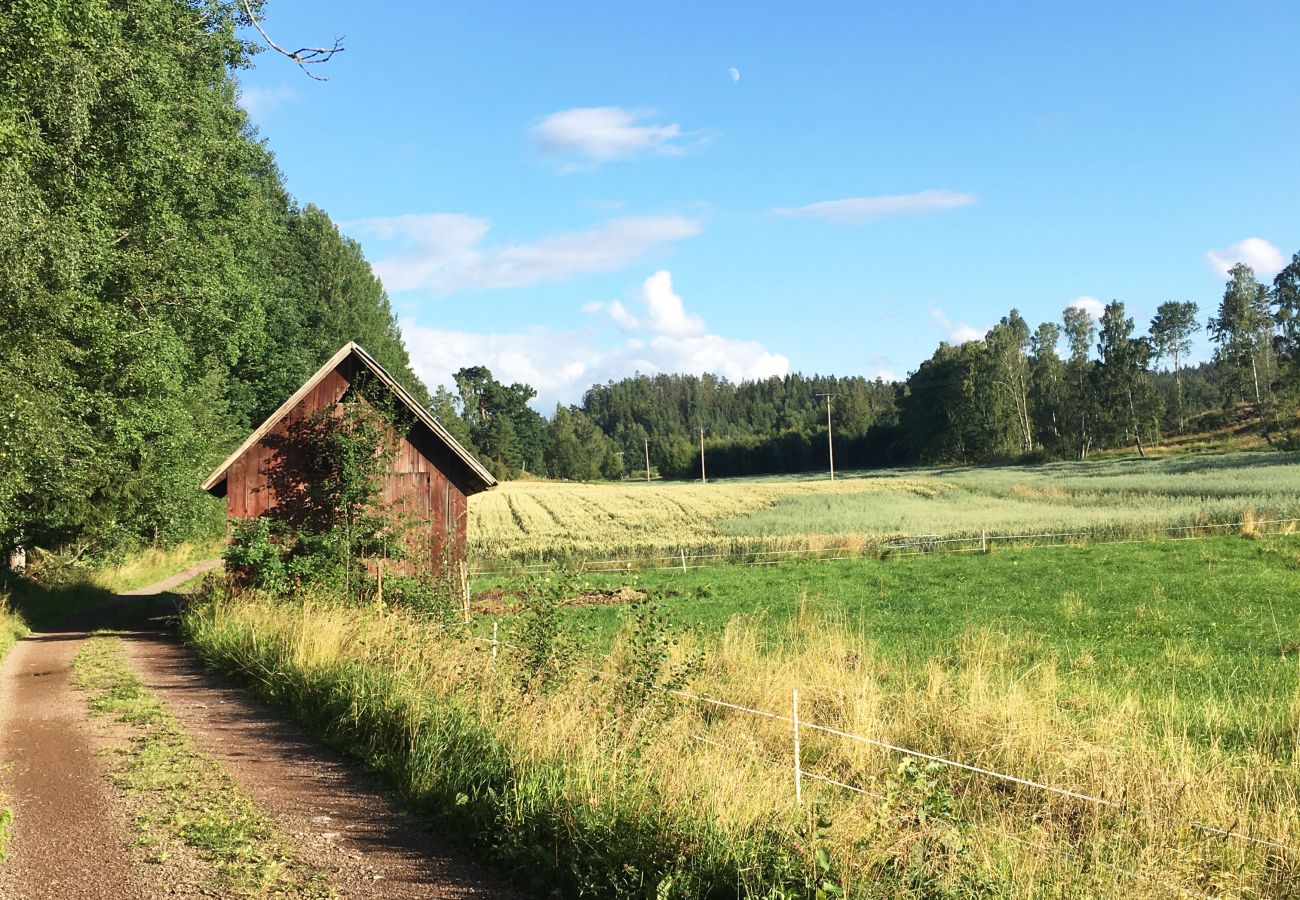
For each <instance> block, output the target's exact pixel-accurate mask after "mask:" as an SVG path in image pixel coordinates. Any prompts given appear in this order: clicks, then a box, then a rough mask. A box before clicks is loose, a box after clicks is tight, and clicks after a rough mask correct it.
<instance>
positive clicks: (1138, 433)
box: [1128, 388, 1147, 459]
mask: <svg viewBox="0 0 1300 900" xmlns="http://www.w3.org/2000/svg"><path fill="white" fill-rule="evenodd" d="M1128 413H1129V416H1130V417H1132V419H1133V439H1134V440H1135V441H1137V448H1138V456H1140V457H1142V458H1143V459H1146V456H1147V452H1146V450H1145V449H1143V447H1142V426H1141V425H1139V424H1138V417H1137V410H1136V409H1134V407H1133V390H1132V388H1130V389H1129V392H1128Z"/></svg>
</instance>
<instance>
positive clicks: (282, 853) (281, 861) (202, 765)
mask: <svg viewBox="0 0 1300 900" xmlns="http://www.w3.org/2000/svg"><path fill="white" fill-rule="evenodd" d="M73 667H74V670H75V673H76V683H77V686H78V687H79V688H81V689H82V690H84V691H85V692H86V693H87V695H88V700H89V706H90V710H91V713H92V714H94V715H101V716H111V717H112V718H113V720H114V721H116V722H117V723H120V724H121V725H122V726H123V727H124V728H125V729H126V730H127V732H128V740H127V741H126V743H123V744H118V745H117V746H115V747H113V748H112V750H111V751H110V762H109V777H110V778H111V779H112V781H113V782H114V783H115V784H116V785H118V786H119V787H120V788H121V789H122V790H123V792H124V793H125V795H126V799H127V803H128V807H129V810H130V813H131V817H132V820H133V822H134V825H135V828H136V830H137V832H138V835H137V838H136V844H137V846H140V847H143V848H146V853H147V856H146V857H145V860H146V862H153V863H163V862H166V861H167V860H168V859H169V858H170V857H171V855H172V854H173V853H174V852H176V850H177V849H178V848H179V847H182V846H185V847H188V848H191V849H192V851H194V852H195V853H196V854H197V855H198V857H199V858H200V859H202V860H204V861H206V862H207V863H208V864H209V865H210V866H211V871H210V873H209V874H208V875H207V876H206V880H207V881H208V882H209V883H208V884H206V885H205V887H207V888H209V889H211V890H214V891H216V892H218V893H219V894H220V895H221V896H244V897H265V896H273V897H286V898H325V897H333V896H334V893H333V892H332V890H331V889H330V888H329V886H328V885H327V884H326V883H325V882H324V880H323V878H322V877H321V876H320V875H317V874H315V873H312V872H311V871H309V870H308V869H307V868H306V867H305V866H303V865H302V864H300V863H298V862H296V861H295V860H294V858H293V855H292V852H291V850H290V848H289V845H288V842H287V840H286V839H285V838H283V837H282V836H281V835H279V834H278V833H277V832H276V829H275V827H274V826H273V824H272V823H271V821H270V819H269V818H268V817H267V816H266V815H264V814H263V813H262V812H261V811H260V810H258V809H257V807H256V806H255V805H254V804H253V802H252V801H251V800H250V799H249V798H248V797H247V796H246V795H245V794H244V793H243V792H242V791H240V790H239V788H238V786H237V785H236V784H235V783H234V782H233V780H232V779H231V777H230V775H229V774H227V773H226V772H225V771H224V770H223V769H222V768H221V766H220V765H219V764H218V763H216V762H215V761H214V760H212V759H210V758H208V757H206V756H204V755H203V754H201V753H199V752H198V751H197V750H196V749H195V747H194V744H193V742H192V741H191V740H190V738H189V736H188V735H187V734H186V733H185V731H184V729H183V728H182V727H181V725H180V723H179V722H177V720H176V718H175V717H174V716H173V715H172V714H171V713H170V712H169V711H168V710H167V708H166V706H165V705H164V704H163V702H162V701H161V700H160V699H159V698H158V696H157V695H156V694H154V693H153V692H152V691H150V690H149V689H148V688H147V687H146V686H145V684H144V683H143V682H142V681H141V680H140V678H139V677H138V676H137V675H136V673H135V670H134V669H132V667H131V665H130V663H128V662H127V660H126V659H125V657H124V646H123V643H122V639H121V638H119V637H115V636H113V635H111V634H105V633H101V634H97V635H96V636H94V637H92V638H91V639H90V641H89V645H88V647H87V648H86V649H85V650H83V651H82V652H81V653H79V654H78V655H77V657H76V659H75V660H74V661H73Z"/></svg>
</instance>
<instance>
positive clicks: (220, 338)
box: [0, 0, 1300, 553]
mask: <svg viewBox="0 0 1300 900" xmlns="http://www.w3.org/2000/svg"><path fill="white" fill-rule="evenodd" d="M205 8H207V9H208V10H209V13H208V14H207V15H205V16H203V17H196V16H194V15H192V13H193V8H192V5H191V4H189V3H184V2H177V0H139V2H136V3H133V4H131V5H130V6H129V7H121V8H118V7H113V6H109V5H103V4H85V5H78V7H77V11H76V12H75V13H70V12H68V11H66V10H64V11H62V12H59V11H57V10H55V9H54V8H53V7H50V6H48V5H44V4H27V5H18V6H15V7H14V8H13V9H11V10H9V11H8V12H7V13H6V15H4V16H3V17H0V85H2V86H3V87H2V89H0V148H2V152H0V321H2V322H3V326H4V327H3V329H2V331H0V392H3V395H4V396H5V397H6V410H5V414H4V415H0V546H7V547H12V546H15V545H25V546H35V547H47V548H49V547H62V548H68V549H73V550H75V551H77V552H91V553H94V552H100V551H107V550H113V549H118V548H128V547H139V546H144V545H149V544H171V543H176V542H178V541H183V540H187V539H192V538H195V537H202V536H205V535H210V534H214V533H219V530H220V527H221V509H220V506H219V504H214V503H212V502H211V501H210V499H209V498H207V497H206V496H205V495H204V494H203V493H202V492H201V491H200V490H199V488H198V485H199V483H200V482H201V481H202V479H203V477H204V476H205V475H206V474H207V473H208V472H209V471H210V470H211V468H212V467H213V466H214V465H215V464H216V463H218V462H219V461H220V460H221V459H222V458H224V456H225V455H226V454H227V453H228V452H229V451H230V450H231V449H232V448H233V447H234V446H236V445H237V444H238V442H239V441H240V440H242V438H243V437H244V436H245V435H246V434H247V433H248V431H249V430H250V429H251V428H253V427H254V426H256V425H257V424H258V423H259V422H260V421H261V420H262V419H263V418H264V417H265V416H266V415H267V414H269V413H270V412H271V411H272V410H274V409H275V408H276V406H278V405H279V404H280V402H281V401H282V400H283V399H284V398H285V397H286V396H288V395H289V394H291V393H292V392H293V391H294V390H295V389H296V388H297V387H298V386H299V385H300V384H301V383H302V382H303V381H304V380H305V379H306V378H307V377H308V376H309V375H310V374H311V372H313V371H314V370H315V369H316V367H317V366H319V365H320V363H321V362H323V361H324V360H325V359H326V358H328V357H329V355H330V354H332V353H333V352H334V351H336V350H337V349H338V348H339V347H340V346H342V345H343V344H344V343H346V342H347V341H349V340H355V341H357V342H358V343H359V344H361V345H362V346H363V347H365V348H366V349H367V350H368V351H369V352H370V353H371V354H372V355H373V356H374V357H375V358H376V359H377V360H378V361H379V362H380V363H381V364H382V365H384V366H385V367H386V368H387V369H388V370H389V371H390V372H392V373H393V375H394V376H395V377H396V378H397V379H398V380H399V381H401V382H402V383H404V384H405V385H406V386H407V387H408V388H409V389H410V390H411V391H412V393H413V394H414V396H415V397H416V398H417V399H419V400H420V402H425V403H428V405H429V408H430V409H431V410H432V411H433V412H434V413H435V414H436V415H437V416H438V417H439V418H440V419H441V420H442V421H443V423H444V424H445V425H446V426H447V427H448V428H449V429H450V430H451V431H452V432H453V433H454V434H455V435H456V436H457V437H458V438H459V439H460V440H462V441H463V442H464V443H465V444H466V445H467V446H468V447H470V448H471V449H472V450H473V451H474V452H476V453H478V454H479V455H480V456H481V458H482V459H483V460H484V462H485V464H487V465H488V466H489V467H490V468H491V469H492V470H493V472H494V473H495V474H497V475H498V476H499V477H503V478H511V477H517V476H520V475H523V474H525V473H526V474H527V475H529V476H540V477H552V478H561V479H571V480H596V479H617V478H621V477H627V476H640V475H642V474H643V472H644V470H645V467H646V457H647V455H648V458H649V459H648V462H649V468H651V469H652V470H654V471H655V472H656V473H657V474H658V475H660V476H662V477H668V478H683V477H695V476H696V475H697V474H698V462H699V453H700V443H701V431H702V433H703V437H702V441H703V444H704V452H705V455H706V457H707V460H708V469H709V473H710V474H711V475H718V476H725V475H745V474H760V473H784V472H795V471H809V470H815V469H819V468H822V467H824V466H825V464H826V462H827V459H826V415H827V405H826V400H825V398H824V396H823V395H825V394H828V393H829V394H832V395H833V397H832V398H831V404H830V410H831V411H830V416H831V425H832V427H833V429H834V432H835V441H836V442H835V450H836V461H837V464H838V465H840V466H842V467H844V468H861V467H873V466H886V465H897V464H905V463H910V462H936V461H955V462H967V463H969V462H984V461H995V460H1003V461H1004V460H1016V459H1023V460H1034V459H1048V458H1078V457H1083V456H1086V455H1087V454H1088V453H1090V452H1091V451H1092V450H1095V449H1099V448H1113V447H1122V446H1132V447H1134V448H1136V449H1141V448H1142V447H1144V446H1145V445H1146V444H1147V443H1150V442H1152V441H1154V440H1157V439H1158V437H1159V436H1161V435H1168V434H1171V433H1177V432H1178V431H1179V430H1180V429H1181V428H1183V427H1184V423H1186V422H1187V420H1188V419H1189V418H1190V417H1192V416H1193V415H1195V414H1198V413H1204V412H1206V411H1211V410H1223V409H1229V408H1238V407H1240V406H1241V405H1242V404H1246V405H1248V407H1249V409H1251V410H1252V414H1253V415H1254V416H1255V417H1256V419H1257V420H1258V423H1259V427H1260V428H1261V429H1262V430H1263V431H1264V432H1265V433H1266V435H1267V436H1268V437H1269V438H1270V439H1277V440H1279V441H1280V440H1282V439H1283V436H1282V435H1280V434H1274V432H1275V431H1277V428H1276V426H1275V419H1277V418H1279V411H1282V410H1286V409H1290V408H1291V407H1292V406H1293V405H1294V397H1295V395H1296V393H1297V387H1298V386H1300V254H1297V255H1296V256H1295V258H1294V259H1293V260H1292V261H1291V263H1290V265H1289V266H1287V267H1286V268H1285V269H1284V270H1283V271H1282V273H1281V274H1280V275H1278V276H1277V278H1276V280H1274V281H1273V282H1272V283H1271V284H1268V283H1262V282H1260V281H1259V280H1257V279H1256V277H1255V276H1254V274H1253V273H1252V272H1251V271H1250V270H1249V269H1247V268H1245V267H1244V266H1239V267H1237V268H1236V269H1234V270H1233V271H1232V273H1231V278H1230V280H1229V282H1228V284H1227V286H1226V288H1225V292H1224V294H1223V297H1222V300H1221V302H1220V303H1219V304H1218V305H1217V307H1216V308H1215V309H1213V310H1210V309H1202V310H1198V309H1197V307H1196V306H1195V305H1194V304H1191V303H1185V302H1182V303H1180V302H1170V303H1166V304H1164V305H1162V306H1161V307H1160V311H1159V313H1158V314H1157V316H1156V318H1155V320H1154V321H1153V322H1151V323H1150V327H1149V328H1144V327H1140V326H1138V325H1136V324H1135V323H1134V321H1133V320H1132V319H1131V318H1130V317H1128V316H1127V315H1126V313H1125V308H1124V305H1123V304H1122V303H1120V302H1118V301H1117V302H1112V303H1111V304H1110V305H1109V306H1108V307H1107V308H1106V311H1105V313H1104V315H1102V316H1101V319H1100V321H1096V320H1094V319H1093V318H1091V317H1090V316H1089V315H1088V314H1087V313H1085V312H1084V311H1082V310H1079V309H1077V308H1070V309H1067V310H1066V311H1065V315H1064V319H1063V321H1062V322H1061V323H1059V324H1058V323H1044V324H1042V325H1039V326H1037V327H1036V328H1032V327H1031V326H1030V324H1029V323H1027V322H1026V321H1025V320H1024V319H1023V318H1022V317H1021V316H1020V315H1019V314H1018V313H1017V312H1015V311H1014V310H1013V311H1011V312H1010V313H1008V315H1007V316H1006V317H1005V318H1003V320H1002V321H1001V322H1000V323H999V324H998V325H997V326H995V327H994V328H993V329H992V330H990V331H989V332H988V334H987V335H986V336H985V337H984V338H983V339H982V340H978V341H970V342H966V343H963V344H960V345H956V346H953V345H948V344H942V345H940V346H939V347H938V349H937V350H936V351H935V352H934V354H933V355H932V356H931V357H930V358H929V359H928V360H926V361H924V362H923V363H921V365H920V366H919V367H918V368H917V370H916V371H915V372H913V373H912V374H911V375H910V376H909V377H908V378H907V379H906V380H904V381H901V382H897V383H887V382H884V381H882V380H879V379H875V380H872V379H867V378H864V377H859V376H848V377H834V376H820V375H801V374H792V375H788V376H785V377H781V378H771V379H767V380H762V381H756V382H743V383H738V384H737V383H732V382H729V381H727V380H725V379H722V378H719V377H716V376H712V375H686V374H673V373H662V374H645V375H637V376H634V377H630V378H626V379H623V380H621V381H616V382H612V383H607V384H599V385H594V386H592V387H591V388H590V389H589V390H588V391H587V392H586V395H585V396H584V398H583V399H582V402H581V403H579V404H575V405H572V406H562V407H559V408H557V409H556V410H555V411H554V412H553V413H552V414H551V415H549V416H544V415H542V414H540V413H539V412H538V411H537V410H535V409H534V408H533V407H532V406H531V405H530V402H531V401H532V400H533V399H534V398H535V393H534V391H533V390H532V388H530V387H529V386H528V385H524V384H504V383H502V382H500V381H498V380H497V379H496V378H495V377H494V376H493V374H492V373H491V372H490V371H489V370H488V369H487V368H485V367H482V366H475V367H469V368H464V369H461V370H460V371H459V372H458V373H456V377H455V385H454V389H452V386H447V387H436V386H435V388H434V390H432V391H430V390H429V389H428V388H427V387H426V386H425V385H423V384H422V383H421V382H420V380H419V379H418V378H417V377H416V375H415V372H414V370H413V367H412V364H411V360H410V357H409V355H408V353H407V350H406V348H405V346H404V344H403V341H402V336H401V331H400V329H399V327H398V323H397V320H396V318H395V316H394V312H393V309H392V306H391V304H390V303H389V299H388V296H387V294H386V293H385V290H384V287H383V285H382V283H381V282H380V281H379V279H378V278H377V277H376V276H375V274H374V272H373V271H372V269H371V267H370V265H369V263H368V261H367V260H366V258H365V256H364V254H363V252H362V248H361V247H360V245H359V244H358V243H357V242H355V241H353V240H351V239H350V238H348V237H347V236H345V235H343V234H342V233H341V232H340V230H339V228H338V227H337V226H336V225H335V223H334V222H333V221H332V220H331V219H330V217H329V215H328V213H327V212H325V211H324V210H322V209H319V208H318V207H316V206H314V205H311V204H309V203H306V204H304V203H301V202H299V201H298V200H296V199H295V198H293V197H292V196H291V195H290V194H289V193H288V191H287V189H286V187H285V184H284V179H283V177H282V175H281V173H280V172H279V170H278V168H277V165H276V162H275V159H274V157H273V155H272V153H271V152H270V150H269V149H268V147H267V145H266V142H265V140H264V139H263V138H262V137H261V136H260V135H259V134H258V132H257V129H256V128H255V127H254V126H253V125H252V124H251V123H250V121H249V118H248V116H247V114H246V113H245V112H244V111H243V110H242V109H241V108H240V106H239V104H238V84H237V82H236V79H235V74H236V73H238V72H239V70H241V69H242V68H245V67H247V66H248V64H249V61H250V59H251V57H252V54H254V53H255V52H256V50H257V48H256V46H254V45H253V44H251V43H249V42H248V41H246V40H244V39H242V38H240V37H239V27H240V25H241V21H242V20H241V15H242V13H241V11H240V7H239V6H238V5H237V4H231V3H222V2H213V3H211V4H208V6H207V7H205ZM69 17H71V18H69ZM70 29H71V30H72V31H75V35H76V40H70V39H69V34H70V33H71V32H70ZM1202 324H1204V326H1205V327H1206V328H1207V329H1208V331H1209V335H1210V337H1211V339H1212V341H1213V343H1214V346H1215V348H1216V350H1215V354H1214V358H1213V359H1212V360H1211V361H1209V362H1205V363H1200V364H1197V365H1193V366H1187V365H1186V364H1185V359H1186V355H1187V352H1188V347H1189V341H1190V339H1191V335H1192V334H1193V333H1194V331H1195V330H1196V329H1198V328H1199V327H1201V325H1202ZM1062 343H1064V344H1065V345H1067V346H1068V348H1069V350H1068V353H1067V354H1065V355H1064V357H1062V356H1061V355H1058V353H1057V349H1056V348H1057V346H1058V344H1062ZM1283 418H1285V417H1283Z"/></svg>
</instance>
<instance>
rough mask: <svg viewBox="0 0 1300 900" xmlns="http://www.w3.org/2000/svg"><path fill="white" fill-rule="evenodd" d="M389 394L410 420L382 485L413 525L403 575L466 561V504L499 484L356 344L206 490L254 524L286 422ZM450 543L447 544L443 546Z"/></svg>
mask: <svg viewBox="0 0 1300 900" xmlns="http://www.w3.org/2000/svg"><path fill="white" fill-rule="evenodd" d="M360 383H364V385H365V389H366V390H367V391H373V390H375V389H376V388H375V387H374V386H375V385H378V386H379V389H387V390H388V391H390V392H391V393H392V395H393V396H395V397H396V398H397V399H398V400H399V401H400V402H401V404H402V405H403V406H405V407H406V408H407V409H408V410H409V411H410V413H411V417H410V419H409V422H410V425H409V427H408V428H406V429H405V433H404V434H399V435H398V438H399V441H398V449H397V454H396V456H395V457H394V460H393V468H392V471H391V472H390V473H389V474H388V476H387V480H386V483H385V485H384V498H385V502H386V503H387V504H388V506H389V508H390V509H392V510H394V511H395V512H397V513H399V514H401V515H402V516H403V517H404V518H405V519H406V521H408V522H413V523H415V524H414V526H413V527H412V529H411V531H410V532H409V533H408V553H410V556H411V564H410V565H408V566H403V568H407V569H408V570H417V569H424V568H425V560H426V559H427V566H428V569H429V570H436V569H437V567H438V565H439V563H440V562H441V561H443V560H447V559H449V558H450V559H456V560H460V559H464V555H465V520H466V500H467V499H468V498H469V497H470V496H471V495H473V494H477V493H479V492H480V491H485V490H487V489H488V488H490V487H492V486H493V485H495V484H496V483H497V482H496V479H495V478H493V477H492V475H491V473H489V472H488V471H487V469H485V468H483V466H482V465H481V464H480V463H479V461H478V460H476V459H475V458H474V456H473V454H471V453H470V452H469V451H467V450H466V449H465V448H464V447H462V446H461V445H460V444H459V443H457V442H456V439H455V438H453V437H452V436H451V434H449V433H448V431H447V429H445V428H443V427H442V425H440V424H439V423H438V420H437V419H435V418H434V417H433V416H432V415H431V414H430V413H429V411H428V410H426V409H425V408H424V407H422V406H421V405H420V404H419V403H417V402H416V401H415V399H414V398H413V397H411V395H410V394H408V393H407V392H406V390H405V389H403V388H402V386H401V385H400V384H398V383H397V382H396V381H395V380H394V379H393V377H392V376H391V375H389V374H388V373H387V372H385V371H384V368H383V367H382V366H381V365H379V363H377V362H375V360H374V358H373V357H372V356H371V355H370V354H369V353H367V352H366V351H365V350H363V349H361V348H360V347H359V346H357V345H356V344H355V343H348V345H347V346H345V347H343V348H342V349H341V350H339V352H338V353H335V354H334V356H333V357H331V358H330V360H329V361H328V362H327V363H325V365H323V366H321V367H320V369H319V370H318V371H317V372H316V374H315V375H313V376H312V377H311V378H309V379H307V382H306V384H304V385H303V386H302V387H300V388H298V390H297V392H296V393H294V395H293V396H292V397H290V398H289V399H288V400H286V401H284V403H283V404H281V405H280V408H279V409H277V410H276V411H275V412H274V413H272V414H271V417H270V418H268V419H267V420H266V421H265V422H263V423H262V424H261V425H260V426H259V427H258V429H257V430H256V431H254V432H253V433H252V434H251V435H249V436H248V440H246V441H244V443H243V444H241V445H240V447H239V449H238V450H236V451H235V452H234V453H232V454H230V457H229V458H228V459H227V460H226V461H225V462H224V463H222V464H221V465H220V466H219V467H218V468H217V470H216V471H215V472H213V473H212V474H211V475H209V476H208V479H207V481H205V482H203V489H204V490H205V491H207V492H208V493H210V494H212V495H213V496H216V497H225V498H226V514H227V515H228V516H229V517H230V518H232V519H252V518H256V517H257V516H260V515H262V514H263V513H265V512H266V511H267V510H269V509H270V508H271V507H272V506H274V505H275V504H276V497H275V492H274V491H273V490H272V488H271V486H270V485H269V484H268V479H267V465H268V464H269V463H270V462H272V460H273V459H274V458H275V456H276V454H277V453H278V452H279V451H278V450H276V449H275V445H276V444H277V443H278V441H277V438H283V437H284V436H285V435H286V433H287V430H288V426H289V423H290V422H292V421H293V420H294V419H295V418H297V419H304V418H307V417H308V416H311V415H312V414H314V413H316V412H318V411H319V410H322V409H327V408H329V407H331V406H333V405H334V404H336V403H338V401H339V400H340V399H341V398H342V397H343V395H344V394H345V393H346V392H347V391H348V390H349V389H351V388H353V387H354V386H356V385H359V384H360ZM449 541H450V542H451V543H450V544H449V543H448V542H449Z"/></svg>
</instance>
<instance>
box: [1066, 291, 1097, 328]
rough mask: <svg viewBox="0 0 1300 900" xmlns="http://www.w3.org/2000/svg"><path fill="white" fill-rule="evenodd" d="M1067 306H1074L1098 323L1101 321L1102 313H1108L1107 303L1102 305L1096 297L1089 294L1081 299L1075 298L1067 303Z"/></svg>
mask: <svg viewBox="0 0 1300 900" xmlns="http://www.w3.org/2000/svg"><path fill="white" fill-rule="evenodd" d="M1066 306H1073V307H1075V308H1076V309H1081V310H1083V311H1084V312H1086V313H1087V314H1088V315H1090V316H1092V317H1093V318H1094V319H1096V320H1097V321H1098V322H1100V321H1101V316H1102V313H1104V312H1105V311H1106V304H1105V303H1102V302H1101V301H1100V300H1098V299H1097V298H1096V297H1090V296H1088V295H1087V294H1084V295H1083V296H1081V297H1075V298H1074V299H1073V300H1071V301H1070V302H1069V303H1067V304H1066Z"/></svg>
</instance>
